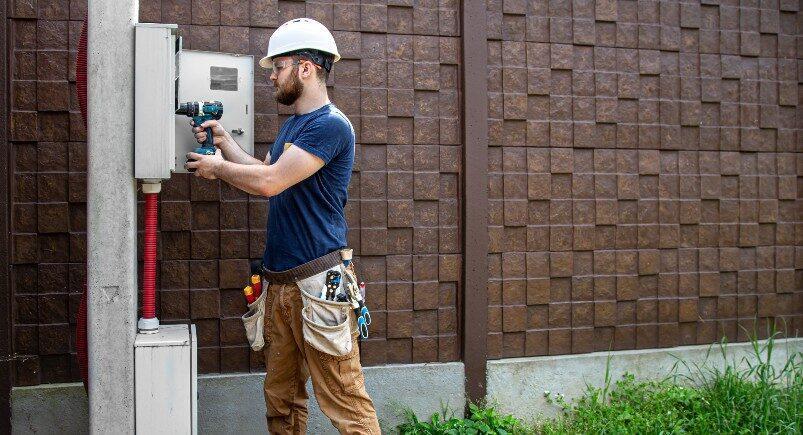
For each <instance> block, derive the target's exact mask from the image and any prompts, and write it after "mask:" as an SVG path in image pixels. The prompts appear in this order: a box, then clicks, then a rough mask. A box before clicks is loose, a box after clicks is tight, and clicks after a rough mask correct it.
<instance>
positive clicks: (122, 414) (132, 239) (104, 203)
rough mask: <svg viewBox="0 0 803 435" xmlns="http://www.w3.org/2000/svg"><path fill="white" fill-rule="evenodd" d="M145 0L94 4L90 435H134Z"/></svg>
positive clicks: (90, 44)
mask: <svg viewBox="0 0 803 435" xmlns="http://www.w3.org/2000/svg"><path fill="white" fill-rule="evenodd" d="M138 3H139V2H138V1H137V0H89V2H88V14H89V23H88V24H89V26H88V30H89V33H88V39H87V48H88V60H87V73H88V74H87V75H88V81H89V82H88V94H89V95H88V106H89V117H88V125H87V139H88V140H87V147H88V148H87V149H88V153H87V154H88V161H87V165H88V167H87V172H88V187H87V248H88V257H87V268H88V271H87V272H88V274H87V285H88V288H89V295H88V310H87V312H88V325H87V333H88V336H89V337H88V338H89V340H88V342H89V352H88V353H89V428H90V431H91V433H120V434H123V433H134V430H135V422H134V337H135V334H136V325H137V322H136V321H137V206H136V182H135V180H134V129H133V126H134V24H135V23H136V22H137V19H138V15H139V4H138Z"/></svg>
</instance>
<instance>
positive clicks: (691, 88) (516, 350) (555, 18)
mask: <svg viewBox="0 0 803 435" xmlns="http://www.w3.org/2000/svg"><path fill="white" fill-rule="evenodd" d="M486 4H487V9H488V21H487V22H488V26H487V29H488V66H487V71H488V90H489V93H488V110H489V120H488V129H489V142H490V149H489V154H488V157H489V163H488V175H489V180H488V193H489V210H488V219H489V236H490V248H489V255H488V262H489V276H490V279H489V283H488V303H489V306H488V342H487V343H488V354H489V357H490V358H503V357H516V356H531V355H559V354H568V353H582V352H592V351H605V350H608V349H634V348H655V347H669V346H676V345H683V344H698V343H711V342H713V341H715V340H717V339H718V338H720V337H721V336H726V337H728V339H729V340H731V341H733V340H745V339H746V338H747V335H746V331H753V328H754V327H755V328H757V329H758V333H759V334H760V335H766V328H767V326H768V325H770V324H776V325H777V326H778V327H779V328H784V327H785V328H788V329H787V330H788V331H789V332H790V333H792V334H793V331H795V330H800V328H801V320H803V317H801V315H803V305H802V304H803V293H801V289H802V288H803V271H801V268H802V267H803V248H801V245H803V222H801V213H800V207H801V201H800V198H801V194H803V191H801V189H803V183H802V182H803V178H801V175H803V154H801V146H800V137H799V135H800V133H799V132H800V130H799V124H798V122H797V121H796V118H799V116H800V111H799V107H798V101H799V98H798V93H797V92H798V90H797V89H798V88H799V82H800V77H801V75H800V74H801V71H803V70H801V69H800V66H801V63H800V62H801V61H800V60H799V59H800V58H801V54H800V53H798V46H799V36H798V35H799V30H798V24H797V23H798V5H797V4H795V3H794V2H790V1H781V2H778V1H763V0H762V1H748V2H745V1H742V2H737V1H702V2H675V1H621V0H620V1H616V0H597V1H591V0H574V1H556V0H550V1H546V0H544V1H524V0H499V1H488V2H487V3H486Z"/></svg>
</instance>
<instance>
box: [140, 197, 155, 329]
mask: <svg viewBox="0 0 803 435" xmlns="http://www.w3.org/2000/svg"><path fill="white" fill-rule="evenodd" d="M158 195H159V194H158V193H146V194H145V258H144V260H145V264H144V270H143V277H142V281H143V284H142V317H143V318H145V319H153V318H154V317H156V224H157V213H156V211H157V208H158V207H159V205H158V203H157V202H156V199H157V197H158Z"/></svg>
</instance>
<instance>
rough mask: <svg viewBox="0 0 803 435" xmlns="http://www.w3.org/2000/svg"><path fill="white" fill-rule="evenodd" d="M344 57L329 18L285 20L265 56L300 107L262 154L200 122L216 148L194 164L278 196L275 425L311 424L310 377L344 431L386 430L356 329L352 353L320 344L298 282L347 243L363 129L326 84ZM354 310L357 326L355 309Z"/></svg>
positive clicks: (272, 340)
mask: <svg viewBox="0 0 803 435" xmlns="http://www.w3.org/2000/svg"><path fill="white" fill-rule="evenodd" d="M339 59H340V55H339V54H338V51H337V46H336V44H335V41H334V38H333V37H332V35H331V33H329V30H327V29H326V27H325V26H323V25H322V24H320V23H318V22H317V21H314V20H311V19H308V18H300V19H295V20H291V21H288V22H286V23H284V24H282V25H281V26H280V27H279V28H278V29H276V32H274V34H273V35H272V36H271V38H270V41H269V43H268V53H267V56H265V57H264V58H263V59H262V60H260V62H259V64H260V65H261V66H262V67H264V68H269V69H270V71H271V73H270V80H271V82H273V85H274V86H275V88H276V89H275V94H274V96H275V98H276V101H278V102H279V103H281V104H284V105H288V106H292V108H293V111H294V115H293V116H291V117H290V118H288V119H287V121H285V123H284V124H283V125H282V128H281V130H280V131H279V134H278V136H277V138H276V141H275V142H274V144H273V146H272V147H271V150H270V154H269V156H268V157H267V158H266V159H265V161H264V162H262V161H259V160H257V159H255V158H253V157H251V156H250V155H248V154H247V153H245V152H244V151H243V150H242V148H240V146H239V145H237V143H236V142H235V141H234V139H232V137H231V136H230V135H229V134H228V133H227V132H226V130H225V129H224V128H223V127H222V126H221V125H220V123H218V122H217V121H207V122H205V123H204V124H203V125H201V126H196V127H195V128H194V129H193V130H194V131H195V137H196V139H197V140H198V142H203V141H204V140H205V139H206V133H205V132H204V128H206V127H211V128H212V135H213V138H214V143H215V146H216V147H217V148H218V150H217V152H216V153H215V155H210V156H202V155H198V154H195V153H189V154H188V155H187V157H188V160H189V161H188V163H187V164H186V167H187V168H193V169H195V175H196V176H198V177H203V178H206V179H210V180H211V179H216V178H219V179H221V180H223V181H225V182H227V183H229V184H231V185H233V186H235V187H237V188H239V189H241V190H244V191H246V192H248V193H250V194H252V195H261V196H266V197H270V207H269V214H268V225H267V239H266V244H265V254H264V256H263V272H264V276H265V279H266V281H268V282H269V283H270V286H269V288H268V293H267V300H266V304H267V306H266V309H265V313H266V314H265V331H264V333H265V334H264V337H265V343H266V344H265V348H264V349H263V354H264V357H265V364H266V366H267V371H268V373H267V376H266V377H265V388H264V389H265V403H266V405H267V421H268V430H269V431H270V432H271V433H287V434H289V433H293V434H298V433H304V432H305V430H306V424H307V392H306V390H305V384H306V381H307V379H308V378H309V377H310V376H311V377H312V385H313V388H314V391H315V396H316V398H317V400H318V403H319V405H320V407H321V410H322V411H323V412H324V414H326V416H327V417H329V419H330V420H331V421H332V424H334V426H335V427H336V428H337V429H338V430H339V431H340V432H341V433H349V434H355V433H365V434H378V433H380V429H379V422H378V421H377V417H376V411H375V410H374V406H373V403H372V402H371V399H370V397H368V394H367V393H366V391H365V387H364V385H363V383H364V378H363V374H362V368H361V366H360V357H359V350H358V346H357V338H356V337H357V336H356V335H355V332H356V331H353V332H352V334H351V344H352V345H350V346H349V347H350V348H351V351H349V352H348V353H347V354H345V355H339V356H338V355H331V354H328V353H326V352H322V351H320V350H318V348H316V347H313V346H311V345H310V343H309V342H307V341H306V340H305V335H304V333H303V332H302V329H303V328H302V316H301V309H302V307H303V306H304V303H303V301H302V295H301V294H300V293H301V290H300V289H299V286H298V285H297V284H296V282H297V281H299V280H300V279H303V278H308V277H310V276H313V275H316V276H317V275H320V273H321V272H322V271H326V270H327V269H329V268H331V267H333V266H337V265H338V264H340V262H341V259H340V255H339V253H340V249H341V248H344V247H345V246H346V230H347V227H346V218H345V213H344V210H343V208H344V206H345V205H346V200H347V188H348V183H349V180H350V178H351V169H352V165H353V163H354V129H353V127H352V125H351V123H350V122H349V121H348V119H347V118H346V116H345V115H344V114H343V113H342V112H341V111H340V110H338V109H337V108H336V107H335V106H334V105H333V104H332V103H331V102H330V101H329V97H328V94H327V89H326V79H327V77H328V74H329V72H330V69H331V67H332V64H333V63H334V62H337V61H338V60H339ZM224 156H225V160H224V158H223V157H224ZM304 296H305V297H306V298H307V299H306V300H309V297H308V296H307V295H304ZM347 313H348V314H347V316H348V317H350V318H351V321H350V322H349V324H352V323H353V320H354V318H353V317H354V313H353V312H352V310H350V309H349V310H347ZM346 342H347V344H349V343H348V342H349V338H348V335H346Z"/></svg>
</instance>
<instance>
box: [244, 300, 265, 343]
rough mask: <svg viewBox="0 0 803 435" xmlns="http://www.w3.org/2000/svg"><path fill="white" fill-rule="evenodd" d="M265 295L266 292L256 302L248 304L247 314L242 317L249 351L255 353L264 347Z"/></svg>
mask: <svg viewBox="0 0 803 435" xmlns="http://www.w3.org/2000/svg"><path fill="white" fill-rule="evenodd" d="M267 294H268V292H267V290H266V291H263V292H262V294H260V295H259V297H258V298H257V300H255V301H254V302H252V303H250V304H248V312H247V313H245V314H243V316H242V321H243V326H244V327H245V336H246V337H247V338H248V343H249V344H250V345H251V349H253V350H255V351H260V350H262V347H264V346H265V335H264V333H265V331H264V328H265V299H266V297H267V296H266V295H267Z"/></svg>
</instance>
